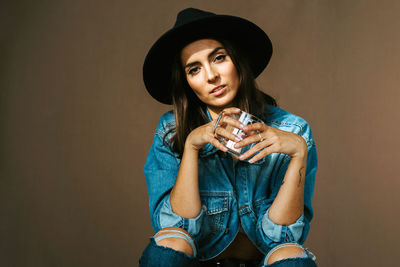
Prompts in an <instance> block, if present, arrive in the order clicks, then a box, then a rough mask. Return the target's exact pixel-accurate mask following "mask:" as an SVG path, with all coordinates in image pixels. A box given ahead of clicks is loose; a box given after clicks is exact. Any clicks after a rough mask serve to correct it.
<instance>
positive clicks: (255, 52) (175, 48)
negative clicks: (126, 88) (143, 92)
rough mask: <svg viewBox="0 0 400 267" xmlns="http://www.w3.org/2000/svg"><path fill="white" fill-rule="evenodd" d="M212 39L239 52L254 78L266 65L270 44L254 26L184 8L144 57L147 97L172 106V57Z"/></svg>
mask: <svg viewBox="0 0 400 267" xmlns="http://www.w3.org/2000/svg"><path fill="white" fill-rule="evenodd" d="M213 37H214V38H222V39H224V40H227V41H230V42H231V43H232V44H233V45H234V46H236V47H237V48H239V49H240V50H241V51H243V53H244V55H245V56H246V57H247V58H248V62H249V64H250V67H251V69H252V71H253V75H254V77H257V76H258V75H259V74H260V73H261V72H262V71H263V70H264V69H265V67H266V66H267V65H268V62H269V60H270V58H271V55H272V44H271V41H270V39H269V38H268V36H267V34H266V33H265V32H264V31H263V30H262V29H261V28H259V27H258V26H257V25H255V24H254V23H252V22H250V21H248V20H246V19H243V18H240V17H235V16H230V15H217V14H214V13H211V12H207V11H202V10H199V9H195V8H187V9H184V10H182V11H180V12H179V13H178V16H177V18H176V22H175V25H174V27H173V28H172V29H170V30H169V31H167V32H166V33H165V34H163V35H162V36H161V37H160V38H159V39H158V40H157V41H156V42H155V43H154V45H153V46H152V47H151V49H150V50H149V52H148V54H147V56H146V58H145V61H144V64H143V80H144V84H145V86H146V89H147V91H148V92H149V93H150V95H151V96H152V97H154V98H155V99H156V100H158V101H159V102H161V103H164V104H172V95H171V84H170V83H171V66H172V62H173V60H174V58H175V56H176V55H177V53H180V51H181V50H182V48H184V47H185V46H186V45H187V44H189V43H191V42H193V41H196V40H199V39H203V38H213Z"/></svg>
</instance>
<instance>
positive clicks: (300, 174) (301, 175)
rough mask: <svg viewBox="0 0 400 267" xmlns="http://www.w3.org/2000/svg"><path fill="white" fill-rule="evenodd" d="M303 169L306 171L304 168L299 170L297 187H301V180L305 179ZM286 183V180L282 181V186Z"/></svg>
mask: <svg viewBox="0 0 400 267" xmlns="http://www.w3.org/2000/svg"><path fill="white" fill-rule="evenodd" d="M303 169H304V166H302V167H301V168H300V169H299V184H298V185H297V187H300V186H301V180H302V179H303ZM284 183H285V179H283V180H282V184H281V185H283V184H284Z"/></svg>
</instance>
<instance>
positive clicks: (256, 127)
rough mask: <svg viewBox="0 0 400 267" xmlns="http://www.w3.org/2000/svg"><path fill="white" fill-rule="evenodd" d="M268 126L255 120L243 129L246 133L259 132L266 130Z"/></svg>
mask: <svg viewBox="0 0 400 267" xmlns="http://www.w3.org/2000/svg"><path fill="white" fill-rule="evenodd" d="M269 127H270V126H268V125H266V124H265V123H261V122H257V123H253V124H248V125H246V126H245V127H244V129H243V130H244V131H245V132H246V133H251V132H259V131H262V132H266V131H267V130H268V128H269ZM249 135H250V134H249Z"/></svg>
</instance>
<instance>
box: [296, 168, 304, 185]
mask: <svg viewBox="0 0 400 267" xmlns="http://www.w3.org/2000/svg"><path fill="white" fill-rule="evenodd" d="M303 169H304V166H302V167H301V168H300V170H299V184H298V185H297V187H300V186H301V178H302V177H303V175H302V172H303Z"/></svg>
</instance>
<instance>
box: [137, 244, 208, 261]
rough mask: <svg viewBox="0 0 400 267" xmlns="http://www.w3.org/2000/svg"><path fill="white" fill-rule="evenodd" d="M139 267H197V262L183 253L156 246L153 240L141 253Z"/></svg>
mask: <svg viewBox="0 0 400 267" xmlns="http://www.w3.org/2000/svg"><path fill="white" fill-rule="evenodd" d="M139 266H140V267H161V266H162V267H180V266H182V267H184V266H185V267H186V266H187V267H199V266H200V263H199V261H198V260H197V259H196V258H194V257H190V256H188V255H186V254H185V253H183V252H179V251H175V250H173V249H170V248H166V247H162V246H158V245H157V244H156V243H155V241H154V239H153V238H151V239H150V244H149V245H148V246H147V247H146V248H145V250H144V251H143V254H142V257H141V258H140V260H139Z"/></svg>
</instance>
